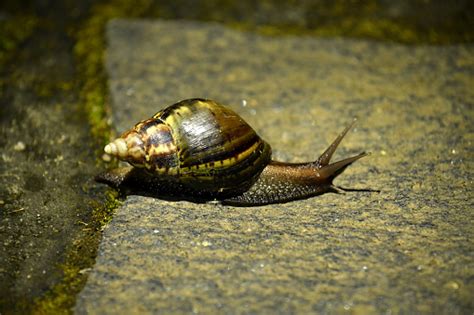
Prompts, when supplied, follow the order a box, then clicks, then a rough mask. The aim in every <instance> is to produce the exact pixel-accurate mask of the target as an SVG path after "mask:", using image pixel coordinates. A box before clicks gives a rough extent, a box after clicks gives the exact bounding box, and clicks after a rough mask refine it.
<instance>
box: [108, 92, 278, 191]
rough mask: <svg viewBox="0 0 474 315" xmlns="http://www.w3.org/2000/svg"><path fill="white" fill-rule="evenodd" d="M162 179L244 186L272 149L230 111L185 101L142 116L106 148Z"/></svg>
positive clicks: (209, 187)
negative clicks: (150, 116) (149, 115)
mask: <svg viewBox="0 0 474 315" xmlns="http://www.w3.org/2000/svg"><path fill="white" fill-rule="evenodd" d="M104 150H105V152H106V153H107V154H109V155H113V156H116V157H117V158H119V159H120V160H123V161H126V162H129V163H130V164H132V165H133V166H135V167H139V168H145V169H146V170H147V171H148V172H150V173H151V174H153V176H156V177H158V178H160V179H162V180H163V181H164V182H166V181H172V182H174V183H179V184H180V185H184V186H186V187H188V188H191V189H193V190H195V191H204V192H224V191H226V190H230V189H232V190H235V189H246V188H248V187H249V186H250V185H251V184H253V182H255V180H256V179H257V177H258V175H259V174H260V173H261V172H262V170H263V169H264V168H265V166H266V165H267V164H268V163H269V162H270V159H271V147H270V145H269V144H268V143H266V142H265V141H264V140H262V139H261V138H260V137H259V136H258V135H257V133H256V132H255V131H254V130H253V129H252V128H251V127H250V126H249V125H248V124H247V123H246V122H245V121H244V120H243V119H242V118H241V117H240V116H239V115H237V114H236V113H235V112H234V111H232V110H230V109H228V108H226V107H224V106H222V105H220V104H218V103H216V102H214V101H211V100H204V99H190V100H184V101H181V102H179V103H176V104H174V105H171V106H169V107H167V108H165V109H164V110H162V111H160V112H158V113H156V114H155V115H154V116H153V117H152V118H150V119H146V120H143V121H141V122H139V123H138V124H136V125H135V126H134V127H133V128H132V129H130V130H128V131H126V132H124V133H123V134H122V135H121V136H120V137H119V138H117V139H116V140H114V141H113V142H111V143H109V144H108V145H107V146H105V148H104Z"/></svg>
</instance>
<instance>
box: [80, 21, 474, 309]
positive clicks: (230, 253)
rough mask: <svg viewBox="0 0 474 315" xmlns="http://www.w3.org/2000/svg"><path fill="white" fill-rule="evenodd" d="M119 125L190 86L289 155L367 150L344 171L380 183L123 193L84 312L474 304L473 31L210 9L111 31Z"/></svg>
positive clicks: (192, 93) (349, 178)
mask: <svg viewBox="0 0 474 315" xmlns="http://www.w3.org/2000/svg"><path fill="white" fill-rule="evenodd" d="M107 40H108V43H109V48H108V52H107V59H106V62H107V69H108V74H109V83H110V91H111V97H112V106H113V117H114V121H113V123H114V124H115V126H117V130H118V131H119V132H122V131H124V130H125V129H128V128H129V127H131V126H132V125H133V124H134V123H135V122H137V121H138V120H141V119H143V118H146V117H149V116H151V115H152V114H154V113H155V112H157V111H158V110H160V109H161V108H163V107H165V106H166V105H169V104H172V103H174V102H176V101H178V100H181V99H184V98H191V97H205V98H211V99H215V100H217V101H220V102H222V103H225V104H228V105H230V106H231V107H232V108H233V109H234V110H236V111H237V112H239V113H240V114H241V115H242V116H243V117H244V118H245V119H246V120H247V121H248V122H249V123H250V124H251V125H252V126H254V127H255V129H256V130H257V131H258V132H259V133H260V134H261V135H262V137H264V138H265V139H266V140H267V141H268V142H269V143H270V144H272V147H273V149H274V151H275V156H276V158H278V159H281V160H287V161H304V160H310V159H314V158H315V157H316V156H317V155H318V154H319V153H320V152H322V151H323V150H324V148H325V147H326V146H327V145H328V144H329V143H330V141H332V140H333V138H334V137H335V136H336V134H337V133H338V132H340V131H341V130H342V128H343V127H344V126H345V124H347V123H348V122H349V121H350V120H351V119H352V117H354V116H357V117H359V122H358V126H357V128H356V129H355V130H354V131H353V132H352V133H351V134H350V135H349V136H348V137H347V139H345V141H344V142H343V144H342V146H341V148H340V149H339V152H338V153H337V154H336V159H337V158H342V157H345V156H347V155H349V154H352V153H358V152H359V151H363V150H367V151H372V153H373V154H372V155H371V156H370V157H368V158H365V159H363V160H361V161H359V162H357V163H356V164H354V165H353V166H351V167H350V168H349V169H347V170H346V171H345V172H344V174H342V175H341V176H340V177H339V178H338V179H337V181H336V184H337V185H341V186H343V187H346V188H370V189H379V190H381V192H380V193H369V192H350V193H346V194H326V195H323V196H320V197H316V198H312V199H308V200H303V201H298V202H292V203H287V204H282V205H272V206H265V207H257V208H233V207H224V206H220V205H214V204H193V203H189V202H184V201H183V202H166V201H161V200H156V199H150V198H146V197H140V196H129V197H127V199H126V201H125V202H124V204H123V205H122V206H121V207H120V208H119V209H118V210H117V212H116V214H115V217H114V218H113V220H112V222H111V223H110V224H109V225H108V226H107V227H106V229H105V231H104V237H103V240H102V244H101V246H100V249H99V254H98V258H97V262H96V265H95V267H94V268H93V270H92V271H91V272H90V275H89V279H88V282H87V285H86V286H85V288H84V289H83V291H82V292H81V294H80V295H79V297H78V300H77V304H76V308H75V311H76V313H78V314H85V313H90V314H116V313H122V314H130V313H165V314H169V313H191V312H193V313H216V312H220V313H229V314H270V313H271V314H291V313H299V314H307V313H351V314H368V313H369V314H370V313H374V314H380V313H404V314H405V313H430V314H431V313H444V314H447V313H458V314H470V313H472V312H473V310H474V304H473V300H472V296H473V295H474V282H473V279H474V260H473V253H474V251H473V249H474V246H473V245H474V244H473V219H474V214H473V211H472V209H473V201H472V200H473V198H472V197H473V194H472V184H473V183H472V178H473V177H472V175H473V159H472V157H473V145H472V144H473V141H474V127H473V118H474V116H473V104H474V90H473V89H472V86H474V84H473V83H474V80H473V74H474V57H473V56H474V54H473V53H474V47H473V46H472V45H469V46H450V47H446V46H445V47H435V46H424V47H421V46H415V47H406V46H401V45H392V44H381V43H376V42H368V41H354V40H343V39H334V40H329V39H317V38H310V37H273V38H271V37H261V36H258V35H255V34H248V33H240V32H236V31H233V30H230V29H226V28H224V27H221V26H218V25H215V24H203V23H193V22H164V21H127V20H117V21H113V22H112V23H110V24H109V27H108V30H107Z"/></svg>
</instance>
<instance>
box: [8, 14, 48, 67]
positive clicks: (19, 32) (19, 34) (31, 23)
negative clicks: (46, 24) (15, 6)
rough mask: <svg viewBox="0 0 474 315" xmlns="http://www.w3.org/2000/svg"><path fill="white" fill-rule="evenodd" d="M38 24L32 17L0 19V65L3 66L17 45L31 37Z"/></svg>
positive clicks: (20, 16) (36, 19) (22, 16)
mask: <svg viewBox="0 0 474 315" xmlns="http://www.w3.org/2000/svg"><path fill="white" fill-rule="evenodd" d="M38 22H39V20H38V18H36V17H35V16H32V15H19V16H14V17H10V18H5V19H0V64H2V65H3V64H5V62H6V61H7V60H8V59H9V58H10V56H11V54H12V53H13V52H15V51H16V48H17V47H18V45H19V44H20V43H21V42H23V41H24V40H25V39H26V38H27V37H28V36H30V35H31V33H32V32H33V30H34V29H35V27H36V26H37V25H38ZM19 25H21V27H18V26H19Z"/></svg>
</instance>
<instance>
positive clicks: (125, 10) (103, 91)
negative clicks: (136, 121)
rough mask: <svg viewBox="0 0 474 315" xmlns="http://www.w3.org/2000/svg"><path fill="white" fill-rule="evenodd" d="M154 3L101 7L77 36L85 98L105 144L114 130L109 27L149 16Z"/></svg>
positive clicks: (94, 131)
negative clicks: (125, 19)
mask: <svg viewBox="0 0 474 315" xmlns="http://www.w3.org/2000/svg"><path fill="white" fill-rule="evenodd" d="M150 3H151V1H148V0H140V1H134V2H129V1H124V0H117V1H110V2H107V3H103V4H98V5H96V6H94V7H93V8H92V13H91V16H90V18H89V19H87V20H86V22H85V23H84V24H83V25H82V26H81V27H80V28H79V29H78V31H77V32H76V38H77V43H76V45H75V47H74V53H75V55H76V57H77V60H78V69H79V75H80V79H81V83H82V88H81V98H82V100H83V102H84V104H85V107H86V112H87V114H88V119H89V123H90V126H91V132H92V135H93V136H94V137H95V138H96V139H97V140H98V141H99V142H100V143H101V144H104V143H106V142H107V141H109V140H110V138H111V128H110V126H109V124H108V117H110V107H109V106H108V97H107V95H108V94H107V85H106V75H105V70H104V67H103V65H104V52H105V40H104V30H105V25H106V24H107V22H108V21H109V20H111V19H113V18H118V17H125V16H127V17H135V16H140V15H141V14H143V13H144V12H146V10H147V8H148V7H149V5H150Z"/></svg>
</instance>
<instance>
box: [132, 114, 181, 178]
mask: <svg viewBox="0 0 474 315" xmlns="http://www.w3.org/2000/svg"><path fill="white" fill-rule="evenodd" d="M134 129H135V131H136V132H137V133H139V134H140V135H141V139H142V141H143V148H144V151H145V156H144V157H145V161H144V165H145V167H146V168H147V169H149V170H151V171H154V172H156V173H162V174H177V166H178V159H177V155H176V146H175V143H174V140H173V136H172V133H171V130H170V128H169V127H168V126H167V125H166V124H164V123H163V122H162V121H161V120H159V119H155V118H151V119H148V120H145V121H142V122H140V123H138V124H137V125H136V126H135V128H134Z"/></svg>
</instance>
